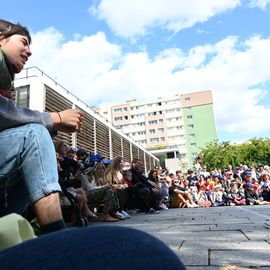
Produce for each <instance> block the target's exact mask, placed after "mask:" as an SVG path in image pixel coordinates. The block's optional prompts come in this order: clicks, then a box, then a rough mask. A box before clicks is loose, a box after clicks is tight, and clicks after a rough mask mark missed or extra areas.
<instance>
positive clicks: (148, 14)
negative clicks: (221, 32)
mask: <svg viewBox="0 0 270 270" xmlns="http://www.w3.org/2000/svg"><path fill="white" fill-rule="evenodd" d="M240 2H241V1H240V0H218V1H216V0H204V1H198V0H189V1H186V0H147V1H144V0H128V1H127V0H101V1H100V2H99V4H96V5H92V6H91V7H90V9H89V11H90V12H91V13H92V14H94V15H96V16H97V17H98V18H99V19H102V20H105V21H106V23H107V24H108V25H109V27H110V28H111V29H112V30H113V32H114V33H116V34H117V35H119V36H122V37H127V38H134V37H135V38H136V37H138V36H143V35H145V34H146V33H147V32H148V31H150V30H151V28H154V27H161V28H165V29H167V30H169V31H172V32H178V31H180V30H181V29H184V28H189V27H192V26H193V25H195V24H196V23H198V22H205V21H207V20H208V19H209V18H211V17H213V16H215V15H217V14H220V13H222V12H226V11H228V10H230V9H233V8H236V7H237V6H239V5H240ZM172 7H173V8H172Z"/></svg>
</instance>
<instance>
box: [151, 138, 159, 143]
mask: <svg viewBox="0 0 270 270" xmlns="http://www.w3.org/2000/svg"><path fill="white" fill-rule="evenodd" d="M150 142H151V143H157V142H159V138H151V139H150Z"/></svg>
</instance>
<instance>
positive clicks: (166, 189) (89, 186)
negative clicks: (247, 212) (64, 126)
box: [55, 141, 270, 221]
mask: <svg viewBox="0 0 270 270" xmlns="http://www.w3.org/2000/svg"><path fill="white" fill-rule="evenodd" d="M55 149H56V155H57V159H58V170H59V179H60V180H61V181H64V182H65V181H67V182H70V181H75V182H76V181H78V180H79V184H80V186H79V187H76V188H75V187H69V188H68V191H69V192H70V193H71V194H73V195H74V197H76V198H77V200H78V204H79V206H80V207H81V208H82V210H83V211H84V213H85V215H86V216H87V218H88V220H94V221H120V220H125V219H128V218H130V217H131V213H134V212H145V213H149V214H156V213H159V212H160V210H163V209H168V207H171V208H185V207H187V208H195V207H219V206H237V205H261V204H270V191H269V185H270V169H269V167H268V166H258V167H257V168H256V167H255V166H250V168H249V167H247V166H246V165H241V166H238V167H236V168H232V166H231V165H228V168H226V169H225V170H220V169H214V170H211V171H208V170H207V168H206V166H202V167H200V168H199V167H198V166H196V167H194V169H189V170H188V171H187V172H186V173H183V172H182V171H181V170H179V169H178V170H176V171H175V172H170V171H169V170H162V169H161V168H160V167H159V166H157V167H155V168H152V169H151V170H150V171H149V172H148V173H147V174H146V173H145V167H144V163H143V161H141V160H140V159H137V158H135V159H134V160H133V161H132V162H131V164H129V163H127V162H124V160H123V158H122V157H120V156H116V157H114V158H113V159H112V160H106V159H105V158H104V157H103V156H102V155H100V154H89V153H87V152H86V151H84V150H83V149H78V148H76V149H72V148H71V147H70V146H69V145H68V144H67V143H65V142H63V141H58V142H55Z"/></svg>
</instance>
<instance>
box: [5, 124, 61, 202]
mask: <svg viewBox="0 0 270 270" xmlns="http://www.w3.org/2000/svg"><path fill="white" fill-rule="evenodd" d="M0 140H1V145H0V151H1V154H2V155H1V156H0V177H1V176H6V175H11V174H12V173H13V172H14V171H16V170H18V169H19V170H20V171H21V174H22V176H23V178H22V179H23V181H24V182H25V183H24V184H25V186H26V190H27V193H28V194H27V196H28V198H29V200H30V202H31V203H34V202H35V201H37V200H39V199H41V198H42V197H44V196H47V195H48V194H50V193H52V192H54V191H60V190H61V188H60V186H59V184H58V172H57V162H56V154H55V150H54V145H53V142H52V139H51V137H50V134H49V132H48V130H47V129H46V128H45V127H44V126H42V125H40V124H28V125H23V126H19V127H15V128H11V129H7V130H4V131H1V132H0ZM10 181H12V178H11V179H10ZM14 188H16V186H15V187H14ZM10 192H12V191H10Z"/></svg>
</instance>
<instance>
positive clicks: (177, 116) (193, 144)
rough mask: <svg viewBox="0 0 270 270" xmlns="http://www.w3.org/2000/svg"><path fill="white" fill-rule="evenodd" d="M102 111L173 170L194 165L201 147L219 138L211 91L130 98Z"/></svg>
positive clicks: (115, 125)
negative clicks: (140, 98)
mask: <svg viewBox="0 0 270 270" xmlns="http://www.w3.org/2000/svg"><path fill="white" fill-rule="evenodd" d="M99 113H101V114H102V115H103V116H104V117H107V119H109V120H110V121H111V122H112V124H113V126H114V127H116V129H118V130H121V131H123V132H124V133H125V134H126V135H127V136H129V137H131V138H132V139H133V140H134V141H135V142H137V143H138V144H140V145H142V146H143V147H145V148H146V149H148V150H149V151H151V153H153V154H154V155H156V156H157V157H159V159H160V160H161V162H162V163H163V165H165V166H167V167H169V168H173V169H174V168H182V169H187V168H190V167H193V162H194V158H195V157H197V156H198V154H199V152H200V149H201V148H202V147H205V146H206V144H207V143H209V142H211V141H213V140H217V133H216V125H215V118H214V112H213V99H212V92H211V91H201V92H196V93H189V94H181V95H176V96H174V97H170V98H161V97H160V98H157V99H153V100H151V101H149V102H139V101H137V100H129V101H127V102H126V103H124V104H119V105H115V106H112V107H111V108H109V109H108V108H107V109H105V108H103V109H101V110H100V111H99ZM163 159H164V162H163Z"/></svg>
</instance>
